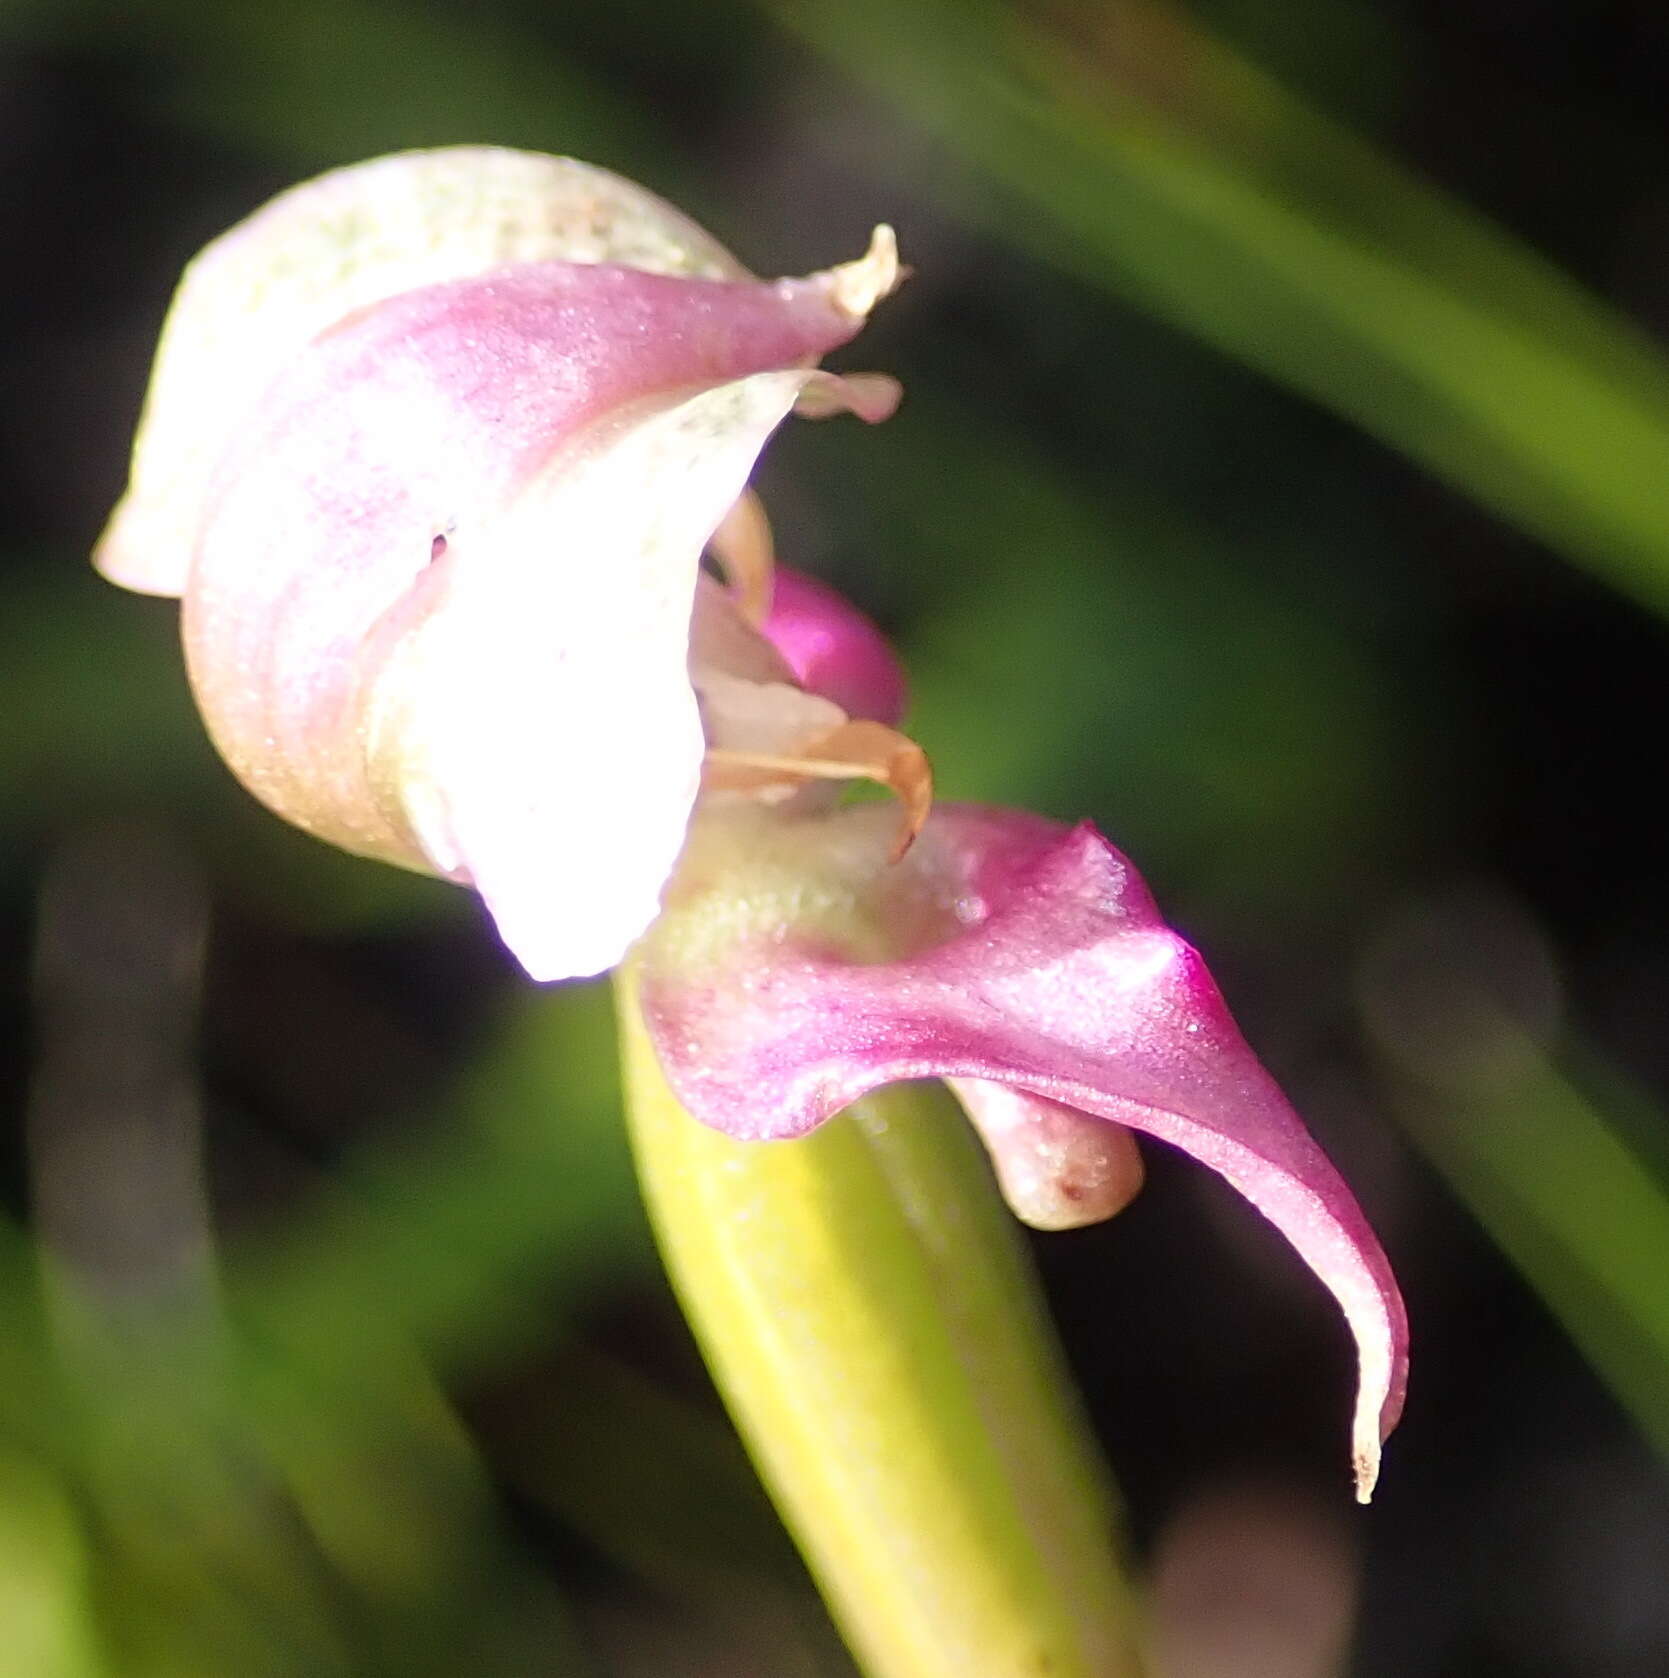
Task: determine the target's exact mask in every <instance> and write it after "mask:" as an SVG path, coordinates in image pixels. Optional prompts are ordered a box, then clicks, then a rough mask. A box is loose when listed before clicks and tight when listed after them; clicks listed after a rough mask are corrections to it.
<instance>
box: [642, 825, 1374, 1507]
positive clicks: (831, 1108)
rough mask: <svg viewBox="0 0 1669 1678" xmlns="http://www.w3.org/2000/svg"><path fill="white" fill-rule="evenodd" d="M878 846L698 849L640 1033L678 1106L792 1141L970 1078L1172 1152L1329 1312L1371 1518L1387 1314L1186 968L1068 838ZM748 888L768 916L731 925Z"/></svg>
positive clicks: (975, 832) (667, 924) (1335, 1184)
mask: <svg viewBox="0 0 1669 1678" xmlns="http://www.w3.org/2000/svg"><path fill="white" fill-rule="evenodd" d="M780 825H781V824H779V826H780ZM887 838H888V829H887V826H886V823H885V820H884V819H883V818H878V817H877V815H876V813H875V812H873V811H871V810H866V809H861V808H860V809H854V810H849V811H845V812H841V813H838V814H836V815H834V816H825V817H822V818H817V819H813V820H807V821H805V822H802V823H800V824H798V825H797V827H796V828H795V829H794V830H793V831H792V833H791V834H790V833H788V832H784V831H779V832H778V833H777V834H776V835H775V836H770V837H765V838H762V840H761V843H762V844H763V845H764V846H765V847H766V849H767V852H768V854H767V855H766V856H765V857H764V858H763V859H761V858H759V857H757V856H756V857H751V858H750V857H748V856H747V855H746V854H745V853H746V851H747V849H748V847H747V844H746V842H745V841H742V842H738V841H737V840H736V839H735V838H732V839H731V840H730V841H729V848H730V850H731V851H732V853H733V854H734V870H733V869H732V867H728V866H723V865H719V864H717V863H716V862H715V860H714V859H716V858H718V857H719V856H720V855H722V850H723V847H722V846H721V844H720V843H719V842H717V840H715V842H713V843H712V844H710V845H704V846H699V847H697V848H696V849H695V850H694V852H693V855H694V859H695V861H696V863H697V866H696V867H695V868H693V869H692V868H690V867H689V866H688V865H686V868H685V869H684V870H683V871H682V872H681V876H680V879H681V881H685V882H686V883H684V884H683V885H682V886H681V888H680V890H679V891H678V892H677V894H676V896H675V897H674V899H673V901H672V902H671V903H669V905H668V910H667V912H666V914H664V915H663V917H662V919H661V921H660V922H659V923H658V924H657V926H656V927H655V928H654V929H653V930H652V932H651V934H650V936H649V938H648V939H647V940H646V941H645V946H644V949H645V955H644V980H643V1002H644V1011H645V1015H646V1018H647V1019H648V1022H649V1026H650V1030H651V1033H652V1035H653V1038H654V1041H655V1044H656V1047H657V1050H658V1052H659V1054H660V1056H661V1058H662V1061H663V1064H664V1066H665V1068H666V1072H667V1076H668V1080H669V1082H670V1083H671V1085H672V1087H673V1089H674V1090H675V1091H676V1092H677V1093H678V1096H679V1099H680V1100H681V1101H683V1102H684V1103H685V1105H686V1106H687V1107H688V1108H689V1110H690V1111H691V1112H692V1113H694V1114H695V1115H696V1116H697V1117H698V1118H699V1119H701V1120H703V1121H704V1122H705V1123H707V1124H710V1125H713V1126H715V1127H717V1128H719V1129H721V1130H724V1131H726V1132H728V1133H729V1134H731V1135H734V1136H741V1137H754V1138H765V1137H785V1136H795V1135H800V1134H803V1133H804V1132H805V1131H807V1130H810V1129H812V1128H813V1127H814V1126H816V1125H818V1124H820V1123H822V1122H823V1121H824V1120H825V1119H827V1118H829V1117H831V1116H832V1115H833V1114H834V1113H836V1112H838V1111H839V1110H840V1109H841V1108H842V1107H844V1106H846V1105H847V1104H848V1103H850V1102H852V1101H854V1100H856V1099H857V1098H858V1097H859V1096H861V1095H863V1094H864V1093H866V1092H867V1091H869V1090H871V1089H874V1088H876V1087H877V1086H879V1085H882V1084H886V1083H892V1082H895V1081H898V1080H901V1079H908V1078H925V1077H950V1078H981V1079H988V1080H993V1081H996V1082H1000V1083H1005V1084H1009V1085H1012V1086H1015V1087H1017V1088H1020V1089H1024V1090H1027V1091H1030V1092H1031V1093H1033V1094H1035V1095H1039V1096H1043V1097H1046V1098H1048V1099H1049V1100H1051V1101H1056V1102H1061V1103H1064V1104H1066V1105H1067V1106H1070V1107H1073V1108H1076V1109H1078V1110H1080V1111H1082V1112H1086V1113H1092V1114H1095V1115H1098V1116H1099V1117H1101V1118H1103V1119H1106V1120H1110V1121H1112V1122H1115V1123H1118V1124H1123V1125H1128V1126H1129V1127H1130V1128H1132V1129H1134V1130H1140V1131H1144V1132H1146V1133H1147V1134H1148V1135H1150V1136H1154V1137H1157V1138H1158V1139H1160V1140H1161V1141H1164V1142H1168V1143H1171V1144H1172V1145H1174V1146H1176V1147H1178V1148H1180V1149H1182V1150H1183V1151H1184V1152H1186V1153H1188V1154H1190V1155H1192V1156H1193V1157H1194V1158H1195V1159H1198V1160H1199V1161H1201V1163H1203V1164H1205V1165H1208V1166H1210V1167H1211V1168H1212V1169H1213V1170H1214V1171H1216V1172H1218V1173H1219V1174H1220V1175H1221V1176H1223V1177H1224V1178H1225V1179H1226V1180H1227V1181H1228V1182H1230V1183H1231V1184H1232V1185H1233V1186H1234V1187H1235V1188H1236V1189H1238V1190H1239V1191H1240V1193H1241V1194H1242V1195H1244V1196H1245V1197H1246V1199H1248V1200H1249V1201H1250V1202H1251V1203H1252V1204H1253V1205H1254V1206H1256V1207H1257V1208H1258V1210H1259V1211H1260V1212H1262V1213H1263V1214H1264V1216H1265V1217H1267V1218H1268V1219H1269V1220H1270V1221H1271V1222H1272V1223H1273V1224H1274V1225H1275V1226H1276V1228H1277V1229H1279V1230H1280V1231H1281V1233H1282V1234H1283V1235H1285V1236H1286V1238H1287V1239H1288V1240H1289V1241H1290V1242H1291V1243H1292V1245H1293V1246H1294V1247H1295V1248H1296V1249H1297V1251H1298V1253H1299V1254H1300V1256H1301V1257H1302V1258H1303V1259H1304V1260H1305V1262H1306V1263H1307V1264H1308V1265H1309V1266H1310V1268H1311V1269H1312V1270H1313V1271H1314V1272H1315V1273H1316V1275H1317V1276H1318V1277H1319V1278H1320V1279H1321V1281H1322V1282H1324V1283H1325V1284H1326V1286H1327V1287H1328V1288H1330V1289H1331V1290H1332V1292H1333V1293H1334V1295H1335V1296H1336V1298H1337V1299H1338V1301H1339V1303H1340V1305H1341V1306H1342V1307H1343V1309H1344V1312H1345V1316H1346V1318H1347V1320H1348V1322H1349V1325H1350V1328H1351V1330H1352V1332H1353V1334H1354V1335H1355V1338H1356V1342H1357V1348H1358V1358H1359V1368H1360V1390H1359V1399H1358V1407H1357V1414H1356V1421H1355V1426H1354V1429H1353V1445H1354V1456H1355V1465H1356V1474H1357V1483H1358V1490H1359V1493H1360V1494H1361V1495H1363V1496H1365V1495H1366V1493H1367V1492H1368V1491H1369V1490H1370V1489H1371V1487H1372V1484H1373V1480H1374V1478H1375V1475H1376V1474H1377V1470H1378V1459H1379V1447H1380V1444H1381V1441H1382V1440H1383V1438H1384V1436H1385V1435H1386V1434H1387V1433H1388V1432H1389V1431H1390V1429H1391V1427H1392V1426H1393V1425H1394V1424H1395V1422H1396V1419H1397V1416H1398V1414H1399V1413H1400V1410H1401V1407H1402V1398H1403V1390H1404V1386H1405V1381H1406V1361H1407V1328H1406V1321H1405V1316H1404V1311H1403V1306H1402V1300H1401V1297H1400V1295H1399V1293H1398V1291H1397V1286H1396V1283H1395V1281H1394V1280H1393V1278H1392V1275H1391V1271H1390V1266H1389V1265H1388V1263H1387V1262H1386V1259H1385V1256H1384V1253H1383V1252H1382V1251H1381V1249H1380V1247H1379V1243H1378V1242H1377V1240H1376V1239H1375V1238H1374V1235H1373V1233H1372V1231H1371V1230H1370V1229H1369V1228H1368V1225H1367V1222H1366V1220H1365V1219H1364V1217H1363V1216H1362V1213H1361V1211H1360V1209H1359V1208H1358V1206H1357V1204H1356V1202H1355V1200H1354V1198H1353V1197H1352V1195H1351V1193H1350V1191H1349V1189H1348V1188H1347V1187H1346V1186H1345V1184H1344V1182H1343V1180H1342V1179H1341V1178H1340V1177H1339V1175H1338V1173H1337V1172H1336V1171H1335V1170H1334V1168H1333V1166H1332V1165H1331V1163H1330V1162H1329V1161H1328V1160H1327V1158H1326V1156H1325V1155H1324V1154H1323V1153H1322V1151H1321V1149H1320V1148H1319V1147H1318V1146H1317V1145H1316V1143H1315V1142H1314V1141H1313V1140H1312V1139H1311V1137H1310V1135H1309V1133H1308V1132H1307V1131H1306V1129H1305V1128H1304V1125H1303V1123H1302V1121H1301V1120H1300V1119H1299V1117H1298V1115H1297V1114H1296V1113H1295V1112H1294V1111H1293V1109H1292V1106H1291V1105H1290V1103H1289V1102H1288V1101H1287V1100H1286V1097H1285V1096H1284V1095H1283V1094H1282V1093H1281V1091H1280V1088H1279V1087H1278V1086H1277V1085H1276V1083H1275V1082H1274V1080H1273V1079H1272V1078H1271V1077H1270V1076H1269V1075H1268V1073H1267V1072H1265V1071H1264V1069H1263V1068H1262V1066H1261V1065H1260V1064H1259V1063H1258V1060H1257V1058H1256V1056H1255V1055H1254V1054H1253V1053H1252V1051H1251V1049H1250V1048H1249V1047H1248V1046H1247V1044H1246V1041H1245V1039H1244V1038H1243V1037H1242V1036H1241V1035H1240V1032H1239V1030H1238V1029H1237V1028H1236V1026H1235V1024H1234V1021H1233V1020H1232V1019H1231V1018H1230V1015H1229V1012H1228V1009H1227V1007H1226V1006H1225V1005H1224V1002H1223V999H1222V997H1221V995H1220V994H1219V992H1218V990H1217V988H1216V986H1215V985H1214V984H1213V982H1212V980H1211V977H1210V975H1209V974H1208V973H1207V972H1206V969H1205V965H1204V963H1203V962H1202V961H1201V959H1200V957H1199V956H1198V954H1197V953H1196V952H1195V951H1194V950H1193V949H1192V948H1190V947H1189V945H1188V944H1187V943H1186V942H1184V940H1183V939H1182V938H1181V937H1179V936H1178V935H1177V934H1176V933H1175V932H1173V931H1171V930H1170V929H1169V928H1168V927H1166V926H1165V925H1164V924H1163V922H1162V921H1161V920H1160V918H1159V915H1158V912H1157V910H1156V908H1155V906H1154V903H1153V900H1152V898H1151V896H1150V895H1149V893H1148V891H1147V888H1146V887H1145V886H1144V885H1143V883H1142V881H1141V879H1140V877H1139V876H1138V875H1137V874H1136V872H1135V870H1134V868H1133V867H1132V866H1131V865H1130V863H1129V862H1128V861H1127V860H1126V859H1125V858H1124V857H1123V856H1122V855H1120V853H1119V852H1118V851H1116V850H1115V849H1114V848H1113V847H1112V846H1111V845H1109V844H1108V843H1107V841H1106V840H1105V839H1103V838H1102V837H1101V836H1100V834H1098V833H1097V832H1096V831H1095V830H1094V829H1093V828H1091V827H1089V826H1087V825H1085V826H1080V827H1077V828H1073V829H1070V830H1068V829H1062V828H1060V827H1058V826H1056V825H1055V824H1053V823H1049V822H1045V821H1043V820H1041V819H1039V818H1036V817H1032V816H1027V815H1021V814H1017V813H1009V812H1002V811H996V810H990V809H984V808H978V807H971V806H948V807H947V806H943V805H941V806H939V807H938V809H936V810H935V812H934V814H933V817H932V819H931V821H930V822H929V824H928V827H927V829H926V831H925V832H924V833H923V835H922V836H921V838H920V839H919V840H918V841H917V845H916V849H915V851H914V852H913V853H912V855H911V857H910V858H909V859H908V860H907V861H906V862H905V863H903V864H902V865H900V866H899V867H897V868H889V867H888V866H887V865H886V863H885V860H884V859H885V856H886V849H887ZM796 866H797V867H798V881H797V884H792V883H791V882H793V881H794V879H795V870H796ZM750 870H751V871H752V872H753V874H754V878H755V880H756V881H762V882H765V886H764V889H766V890H768V891H773V892H776V893H778V894H780V896H779V899H778V901H777V903H776V904H774V905H762V904H760V903H758V902H753V903H750V902H749V901H748V898H749V885H748V875H749V871H750ZM690 875H694V877H695V880H696V882H697V883H694V884H690V883H688V882H687V881H686V876H690ZM728 895H733V898H734V901H733V902H731V903H729V904H726V903H725V901H724V899H725V898H726V897H727V896H728ZM773 913H775V914H776V919H775V921H774V922H773V919H772V916H773ZM877 928H880V929H884V930H883V931H882V932H881V933H880V934H879V936H880V937H882V938H883V939H886V940H888V941H891V942H893V944H894V947H897V940H898V939H899V937H900V936H901V929H906V928H908V929H911V930H910V931H908V932H907V933H903V934H902V936H904V937H905V938H906V940H907V941H906V943H905V944H904V946H903V947H904V953H902V954H899V955H896V956H891V957H890V958H888V959H879V960H877V959H858V958H857V957H855V956H854V955H853V954H852V953H850V952H852V951H853V950H858V951H859V952H860V954H861V955H862V956H864V957H868V956H869V955H870V954H871V951H872V950H873V949H874V947H875V945H874V943H873V940H874V939H875V938H876V937H877V936H878V934H877V932H876V930H875V929H877ZM866 940H869V941H870V942H869V944H868V947H865V945H866Z"/></svg>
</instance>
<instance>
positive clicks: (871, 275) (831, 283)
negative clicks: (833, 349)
mask: <svg viewBox="0 0 1669 1678" xmlns="http://www.w3.org/2000/svg"><path fill="white" fill-rule="evenodd" d="M908 272H909V270H908V269H906V268H904V267H903V266H902V265H901V264H900V263H899V260H898V238H897V236H896V235H895V234H894V233H893V230H892V229H891V228H890V227H888V226H887V224H886V223H885V222H882V223H881V224H880V225H879V226H878V227H877V228H876V229H875V231H874V232H873V233H872V234H871V235H870V236H869V249H868V250H867V251H865V252H864V254H863V255H862V256H860V257H859V258H858V259H857V260H856V261H855V262H843V263H841V264H840V265H839V266H838V267H835V268H830V269H829V270H828V271H827V272H826V273H825V274H823V275H822V276H820V277H821V278H822V280H823V282H824V284H825V285H826V286H827V287H828V291H829V295H830V297H832V298H833V299H834V301H835V303H836V305H837V306H838V307H839V308H841V309H843V310H845V312H846V313H847V314H849V315H851V316H853V317H854V319H857V320H863V319H864V318H865V317H866V316H867V315H868V314H869V313H870V311H871V310H872V309H873V308H874V307H875V305H876V304H877V303H879V302H880V301H881V299H882V298H883V297H890V296H891V295H892V294H893V292H895V291H897V290H898V288H899V286H901V285H902V284H903V283H904V280H905V278H906V276H907V275H908Z"/></svg>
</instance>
